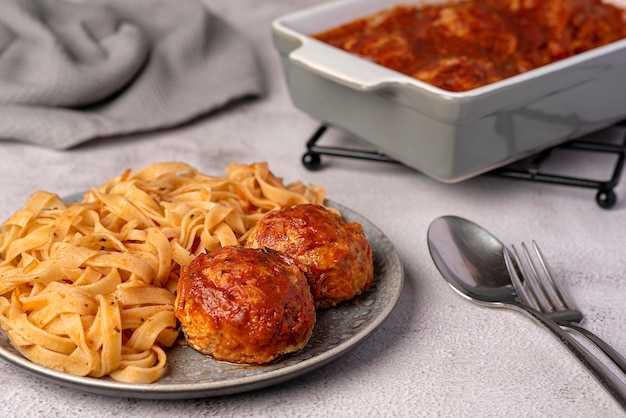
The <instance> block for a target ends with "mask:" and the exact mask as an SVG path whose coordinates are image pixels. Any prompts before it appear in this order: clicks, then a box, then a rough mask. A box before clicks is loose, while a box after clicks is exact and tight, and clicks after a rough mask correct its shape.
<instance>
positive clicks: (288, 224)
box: [246, 204, 374, 309]
mask: <svg viewBox="0 0 626 418" xmlns="http://www.w3.org/2000/svg"><path fill="white" fill-rule="evenodd" d="M246 245H247V246H248V247H251V248H262V247H267V248H273V249H275V250H278V251H283V252H285V253H287V254H289V255H290V256H292V257H293V258H295V259H296V260H298V261H299V262H300V264H301V265H302V266H303V268H304V273H305V276H306V278H307V280H308V282H309V285H310V286H311V293H313V299H314V300H315V305H316V307H317V308H320V309H322V308H328V307H331V306H335V305H337V304H338V303H340V302H343V301H347V300H351V299H353V298H354V297H355V296H357V295H360V294H361V293H362V292H363V291H366V290H368V289H369V287H370V284H371V282H372V278H373V275H374V265H373V262H372V248H371V247H370V245H369V243H368V241H367V238H366V237H365V234H364V233H363V227H362V226H361V225H360V224H359V223H357V222H346V221H345V220H344V219H343V218H342V217H341V216H340V215H338V214H336V213H334V212H332V211H330V210H328V209H326V208H325V207H323V206H320V205H314V204H303V205H295V206H287V207H283V208H281V209H278V210H276V211H273V212H270V213H268V214H267V215H265V216H264V217H263V218H261V219H260V220H259V222H258V223H257V225H256V226H255V227H254V228H253V230H252V231H251V232H250V235H249V236H248V239H247V242H246Z"/></svg>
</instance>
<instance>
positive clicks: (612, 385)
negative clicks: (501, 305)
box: [511, 302, 626, 410]
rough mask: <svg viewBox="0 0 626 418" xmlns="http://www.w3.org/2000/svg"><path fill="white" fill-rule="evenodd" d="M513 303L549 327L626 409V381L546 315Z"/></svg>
mask: <svg viewBox="0 0 626 418" xmlns="http://www.w3.org/2000/svg"><path fill="white" fill-rule="evenodd" d="M511 305H512V306H514V307H515V308H517V309H519V310H521V311H524V312H526V313H527V314H528V315H530V316H531V317H532V318H533V319H534V320H536V321H537V322H539V323H540V324H543V325H544V326H545V327H546V328H548V329H549V330H550V331H551V332H552V334H554V336H555V337H557V338H558V340H559V341H560V342H561V343H562V344H563V345H564V346H565V347H566V348H567V349H568V350H569V351H570V352H571V353H572V354H573V355H574V356H575V357H576V358H577V359H578V361H580V362H581V363H582V364H583V365H584V366H585V367H586V368H587V369H588V370H589V372H590V373H591V374H592V375H593V377H595V378H596V379H597V380H598V381H599V382H600V383H601V384H602V385H603V386H604V388H605V389H606V390H607V391H608V392H609V393H610V394H611V396H613V398H615V400H616V401H617V402H618V403H619V405H620V406H621V407H622V408H623V409H624V410H626V383H624V382H623V381H621V380H620V379H619V378H618V377H617V376H616V375H615V374H614V373H613V372H612V371H611V370H610V369H609V368H608V367H607V366H606V365H605V364H604V363H602V362H601V361H600V360H599V359H598V358H597V357H596V356H594V355H593V354H592V353H591V352H590V351H589V350H587V349H586V348H585V347H584V346H583V345H582V344H580V343H579V342H578V341H576V340H575V339H574V338H573V337H572V336H571V335H570V334H569V333H568V332H567V331H565V330H564V329H562V328H561V327H560V326H559V325H558V324H557V323H556V322H554V321H552V320H551V319H550V318H548V317H547V316H546V315H544V314H542V313H541V312H538V311H536V310H534V309H533V308H530V307H528V306H526V305H523V304H521V303H516V302H512V303H511Z"/></svg>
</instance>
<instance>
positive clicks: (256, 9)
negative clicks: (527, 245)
mask: <svg viewBox="0 0 626 418" xmlns="http://www.w3.org/2000/svg"><path fill="white" fill-rule="evenodd" d="M206 3H207V4H208V5H209V7H210V8H211V10H213V11H215V12H216V13H218V14H219V15H220V16H221V17H222V18H224V19H225V20H227V21H228V22H230V23H231V24H232V25H233V26H235V27H236V28H238V29H239V30H240V31H241V33H242V34H243V35H244V36H246V37H247V38H248V39H249V40H250V41H251V42H252V43H253V44H254V46H255V48H256V50H257V52H258V54H259V58H260V61H261V67H262V68H263V72H264V78H265V81H266V93H265V94H264V95H263V96H262V97H261V98H258V99H255V100H250V101H246V102H244V103H240V104H238V105H237V106H233V107H231V108H228V109H226V110H224V111H222V112H220V113H218V114H214V115H212V116H210V117H208V118H204V119H201V120H198V121H196V122H194V123H191V124H189V125H186V126H184V127H180V128H176V129H172V130H167V131H162V132H157V133H150V134H142V135H137V136H132V137H124V138H117V139H107V140H98V141H93V142H90V143H88V144H85V145H83V146H80V147H77V148H75V149H72V150H69V151H54V150H50V149H46V148H40V147H35V146H31V145H26V144H23V143H16V142H0V161H2V163H1V164H0V190H1V196H2V199H0V218H1V219H2V220H4V219H6V218H8V217H9V216H10V215H11V214H12V213H13V212H14V211H16V210H17V209H18V208H20V207H21V206H22V205H23V203H24V202H25V201H26V199H27V198H28V196H29V195H30V194H31V193H33V192H34V191H36V190H38V189H44V190H48V191H52V192H55V193H58V194H59V195H61V196H67V195H70V194H72V193H75V192H77V191H83V190H85V189H87V188H88V187H90V186H92V185H98V184H100V183H102V182H103V181H105V180H107V179H109V178H111V177H113V176H115V175H118V174H119V173H121V172H123V171H124V170H125V169H126V168H133V169H136V168H140V167H142V166H144V165H147V164H150V163H153V162H157V161H168V160H180V161H185V162H187V163H189V164H191V165H194V166H196V167H198V168H199V169H201V170H202V171H204V172H206V173H208V174H214V175H221V174H222V173H223V169H224V168H225V167H226V166H227V165H228V164H229V163H230V162H233V161H234V162H242V163H251V162H254V161H268V162H269V164H270V168H271V169H272V171H273V172H274V173H275V174H276V175H278V176H280V177H282V178H283V179H284V180H285V181H287V182H290V181H295V180H302V181H304V182H306V183H315V184H319V185H322V186H324V187H326V189H327V191H328V197H329V198H331V199H333V200H335V201H337V202H339V203H341V204H343V205H345V206H347V207H349V208H351V209H352V210H354V211H356V212H358V213H360V214H361V215H363V216H364V217H365V218H367V219H368V220H370V221H371V222H372V223H374V224H375V225H377V226H378V227H379V228H380V229H381V230H382V231H383V232H384V233H385V234H386V235H387V236H388V238H389V239H390V240H391V241H392V242H393V244H394V246H395V248H396V249H397V251H398V253H399V255H400V258H401V260H402V263H403V265H404V270H405V284H404V288H403V290H402V294H401V296H400V299H399V301H398V303H397V305H396V307H395V309H394V310H393V311H392V313H391V315H390V316H389V317H388V320H387V321H386V322H385V323H384V324H383V325H382V327H381V328H380V329H378V330H377V331H376V332H375V333H373V335H371V336H370V338H368V339H367V340H365V341H364V342H363V343H362V344H360V345H358V346H357V347H356V348H354V349H353V350H351V351H349V352H347V353H346V354H345V355H343V356H342V357H340V358H338V359H336V360H334V361H333V362H331V363H330V364H327V365H324V366H322V367H321V368H318V369H316V370H314V371H312V372H310V373H307V374H305V375H304V376H301V377H298V378H297V379H294V380H291V381H288V382H286V383H282V384H278V385H276V386H272V387H269V388H265V389H261V390H257V391H254V392H249V393H243V394H236V395H230V396H224V397H217V398H205V399H195V400H177V401H169V400H167V401H166V400H140V399H127V398H118V397H107V396H100V395H94V394H90V393H86V392H82V391H78V390H75V389H69V388H65V387H62V386H59V385H56V384H54V383H50V382H46V381H43V380H41V379H40V378H38V377H36V376H33V375H31V374H29V373H27V372H25V371H23V370H21V369H18V368H16V367H14V366H13V365H10V364H8V363H7V362H5V361H0V376H2V378H1V379H0V415H2V416H5V417H6V416H15V417H19V416H49V417H53V416H98V417H109V416H135V417H137V416H146V417H148V416H149V417H172V416H222V417H228V416H232V417H245V416H264V417H265V416H267V417H281V416H285V417H297V416H307V417H312V416H346V417H357V416H358V417H361V416H372V417H376V416H398V417H405V416H406V417H408V416H480V417H484V416H563V417H590V416H598V417H600V416H603V417H618V416H624V414H623V411H622V410H621V409H620V408H619V406H618V405H617V403H616V402H615V401H614V400H613V399H612V398H611V397H610V396H609V395H608V394H607V392H605V391H604V390H603V389H602V387H601V386H600V385H599V384H598V383H597V382H596V381H595V380H594V378H593V377H592V376H591V375H590V374H589V373H588V372H587V371H586V369H584V368H583V366H582V365H581V364H580V363H579V362H578V361H577V360H576V359H574V358H573V357H572V356H571V355H570V354H569V353H568V352H567V351H566V350H565V349H564V348H563V347H562V346H561V345H560V344H559V342H558V341H557V340H556V339H555V338H554V337H553V336H551V335H550V334H549V333H548V332H547V331H545V330H544V329H543V328H541V327H539V326H538V325H536V324H535V323H534V322H532V321H531V320H530V319H528V318H526V317H525V316H522V315H521V314H519V313H515V312H509V311H505V310H493V309H488V308H484V307H481V306H477V305H475V304H472V303H470V302H468V301H466V300H464V299H462V298H460V297H459V296H458V295H456V294H455V293H454V292H453V291H452V290H451V289H450V287H449V286H448V285H447V284H446V283H445V282H444V280H443V279H442V277H441V276H440V274H439V273H438V271H437V270H436V268H435V266H434V264H433V263H432V261H431V258H430V255H429V252H428V248H427V244H426V232H427V229H428V226H429V224H430V222H431V221H432V220H433V219H435V218H437V217H438V216H441V215H446V214H456V215H460V216H464V217H467V218H469V219H471V220H474V221H476V222H478V223H480V224H482V225H484V226H486V227H487V228H488V229H490V230H491V231H492V232H495V233H497V234H498V236H499V237H500V238H501V239H502V240H503V241H504V242H505V243H507V244H515V243H519V242H522V241H531V240H533V239H535V240H537V241H538V242H539V243H540V245H541V246H542V247H543V249H544V252H545V253H546V254H547V255H548V256H549V259H550V262H551V265H552V267H553V269H554V271H555V272H556V274H557V276H558V277H559V278H560V279H562V280H567V286H568V289H569V290H570V293H571V294H572V296H573V297H574V298H575V300H576V301H577V303H578V305H579V306H580V308H582V310H583V311H584V313H585V314H586V316H587V319H586V323H585V324H586V326H587V327H588V328H589V329H591V330H593V331H596V332H597V333H598V334H600V335H601V336H602V337H604V338H605V339H606V340H607V341H608V342H610V343H611V344H613V345H614V346H615V348H616V349H618V350H619V351H621V352H622V353H626V303H625V302H624V301H625V299H626V246H625V243H626V184H625V182H622V183H621V184H619V185H618V187H617V188H616V192H617V194H618V196H619V199H620V200H618V203H617V205H616V206H615V207H614V208H612V209H610V210H605V209H601V208H599V207H598V206H597V205H596V203H595V201H594V191H592V190H587V189H579V188H571V187H563V186H552V185H546V184H539V183H531V182H523V181H513V180H508V179H502V178H496V177H492V176H481V177H477V178H474V179H470V180H467V181H464V182H462V183H458V184H443V183H440V182H437V181H435V180H432V179H429V178H427V177H425V176H423V175H421V174H419V173H418V172H416V171H413V170H411V169H409V168H405V167H402V166H399V165H394V164H384V163H374V162H367V161H358V160H348V159H339V158H325V159H323V162H324V168H323V169H321V170H319V171H308V170H307V169H305V168H304V167H303V166H302V164H301V163H300V158H301V156H302V154H303V152H304V150H305V142H306V140H307V139H308V137H309V136H310V135H311V134H312V132H313V131H314V130H315V129H316V128H317V126H318V122H316V121H315V120H312V119H311V118H310V117H309V116H308V115H306V114H303V113H302V112H300V111H299V110H297V109H296V108H295V107H294V106H293V105H292V103H291V101H290V98H289V95H288V91H287V88H286V85H285V82H284V79H283V74H282V70H281V68H280V65H279V60H278V55H277V53H276V50H275V49H274V46H273V45H272V41H271V35H270V22H271V21H272V20H273V19H274V18H276V17H278V16H280V15H283V14H285V13H288V12H291V11H295V10H298V9H301V8H304V7H308V6H311V5H314V4H316V3H318V1H315V0H289V1H288V0H272V1H260V2H252V1H250V0H229V1H228V2H225V1H224V2H209V1H207V2H206ZM330 140H333V141H335V140H336V141H339V142H342V143H343V142H348V144H352V143H353V141H354V139H352V138H346V137H345V136H343V135H339V134H336V135H333V134H332V133H331V134H330V139H329V141H330ZM564 157H565V158H563V159H561V160H558V161H557V162H556V163H553V164H554V167H555V169H574V171H575V173H576V174H577V175H581V174H587V173H589V174H591V175H597V174H598V173H600V174H599V175H600V177H603V176H606V175H607V171H608V170H610V168H608V167H609V165H610V163H612V162H607V161H606V159H604V158H600V157H597V156H585V157H584V158H580V157H578V156H573V155H569V154H565V155H564Z"/></svg>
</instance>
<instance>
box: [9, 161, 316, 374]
mask: <svg viewBox="0 0 626 418" xmlns="http://www.w3.org/2000/svg"><path fill="white" fill-rule="evenodd" d="M324 195H325V191H324V189H322V188H320V187H317V186H305V185H304V184H302V183H301V182H295V183H291V184H288V185H284V184H283V182H282V180H281V179H280V178H278V177H276V176H274V174H273V173H272V172H271V171H270V170H269V168H268V165H267V163H255V164H251V165H242V164H231V165H230V166H228V167H227V168H226V176H224V177H209V176H206V175H204V174H201V173H200V172H198V170H196V169H195V168H193V167H191V166H189V165H187V164H184V163H180V162H165V163H155V164H152V165H148V166H146V167H144V168H142V169H140V170H138V171H135V172H131V171H130V170H127V171H126V172H125V173H123V174H122V175H120V176H118V177H115V178H113V179H111V180H109V181H108V182H106V183H104V184H103V185H101V186H99V187H96V188H92V189H91V190H89V191H88V192H87V193H86V194H85V195H84V196H83V199H82V201H81V202H77V203H65V202H64V201H63V200H62V199H61V198H59V196H57V195H56V194H53V193H49V192H45V191H38V192H36V193H34V194H33V195H32V196H31V197H30V198H29V199H28V201H27V202H26V203H25V205H24V206H23V207H22V208H21V209H20V210H18V211H17V212H15V213H14V214H13V215H12V216H11V217H10V218H9V219H8V220H6V221H5V222H4V223H3V224H2V229H1V231H0V258H1V262H0V295H1V296H0V325H1V326H2V328H3V330H4V331H5V332H6V334H7V335H8V337H9V339H10V340H11V343H12V344H13V345H14V346H15V348H16V349H17V350H18V351H19V352H20V353H21V354H22V355H23V356H25V357H26V358H28V359H29V360H31V361H33V362H34V363H37V364H40V365H42V366H45V367H48V368H51V369H55V370H60V371H63V372H66V373H71V374H73V375H78V376H91V377H103V376H109V377H110V378H111V379H114V380H116V381H120V382H129V383H151V382H154V381H156V380H158V379H159V378H160V377H161V375H162V373H163V372H164V370H165V367H166V351H165V349H166V348H167V347H171V346H172V345H173V344H174V343H175V342H176V340H177V338H178V335H179V330H178V324H177V322H176V318H175V316H174V307H173V305H174V292H175V289H176V283H177V280H178V277H179V271H180V266H181V265H186V264H188V263H189V262H190V261H191V260H192V259H193V258H195V257H196V256H197V255H199V254H201V253H203V252H210V251H213V250H215V249H216V248H219V247H221V246H225V245H237V244H240V243H242V242H243V241H245V239H246V237H247V235H248V234H249V231H250V230H251V228H252V227H253V226H254V225H255V224H256V222H257V221H258V220H259V219H260V218H261V217H262V216H263V215H264V214H265V213H267V212H268V211H271V210H273V209H277V208H279V207H281V206H285V205H293V204H300V203H316V204H322V203H323V201H324V197H325V196H324Z"/></svg>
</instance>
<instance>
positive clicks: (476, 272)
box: [428, 216, 626, 410]
mask: <svg viewBox="0 0 626 418" xmlns="http://www.w3.org/2000/svg"><path fill="white" fill-rule="evenodd" d="M428 248H429V251H430V255H431V257H432V259H433V261H434V263H435V266H436V267H437V268H438V269H439V272H440V273H441V275H442V276H443V277H444V279H446V280H447V281H448V283H449V284H450V285H451V286H452V288H453V289H454V290H456V291H457V292H458V293H459V294H460V295H461V296H463V297H465V298H467V299H470V300H472V301H474V302H477V303H480V304H482V305H485V306H490V307H501V308H511V309H514V310H517V311H521V312H524V313H526V314H528V315H529V316H530V317H531V318H533V319H534V320H536V321H537V322H539V323H540V324H542V325H544V326H545V327H546V328H548V329H549V330H550V331H551V332H552V334H553V335H554V336H555V337H557V339H558V340H559V341H560V342H561V343H563V345H564V346H565V347H566V348H567V349H568V350H569V351H570V352H571V353H572V354H573V355H574V356H575V357H576V358H577V359H578V360H579V361H580V362H581V363H582V364H583V365H584V366H585V367H586V368H587V369H588V370H589V372H590V373H591V374H592V375H593V376H594V377H595V378H596V379H597V380H598V381H599V382H600V383H601V384H602V385H603V386H604V388H605V389H606V390H607V391H608V392H609V393H610V394H611V395H612V396H613V398H615V400H616V401H617V402H618V403H619V404H620V406H621V407H622V408H624V409H625V410H626V384H624V383H623V382H622V381H621V380H620V379H619V378H618V377H617V376H616V375H615V374H614V373H613V372H612V371H611V370H610V369H609V368H608V367H607V366H606V365H605V364H604V363H602V362H601V361H600V360H599V359H598V358H596V357H595V356H594V355H593V354H591V352H589V351H588V350H587V349H586V348H585V347H584V346H583V345H581V344H580V343H579V342H578V341H576V340H575V339H574V338H573V337H572V336H571V335H569V333H567V332H566V331H565V330H563V329H562V328H561V327H559V326H558V325H557V324H556V323H555V322H554V321H552V320H551V319H549V318H548V317H547V316H545V315H544V314H543V313H541V312H538V311H536V310H534V309H533V308H530V307H528V306H526V305H523V304H521V303H519V302H518V300H517V295H516V293H515V289H514V288H513V284H512V282H511V278H510V276H509V270H508V269H507V262H508V263H509V264H510V263H511V259H510V254H509V252H508V250H507V249H506V247H505V246H504V245H503V244H502V243H501V242H500V241H499V240H498V239H497V238H496V237H495V236H493V235H492V234H491V233H490V232H489V231H487V230H485V229H484V228H482V227H480V226H478V225H476V224H475V223H473V222H471V221H468V220H467V219H463V218H460V217H457V216H443V217H440V218H437V219H435V220H434V221H433V222H432V223H431V224H430V227H429V228H428ZM507 258H508V260H507Z"/></svg>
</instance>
